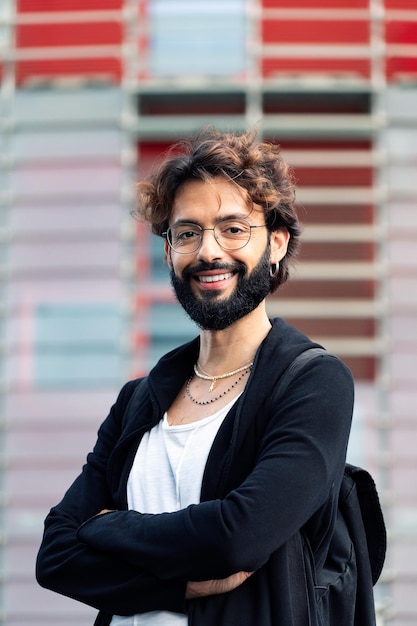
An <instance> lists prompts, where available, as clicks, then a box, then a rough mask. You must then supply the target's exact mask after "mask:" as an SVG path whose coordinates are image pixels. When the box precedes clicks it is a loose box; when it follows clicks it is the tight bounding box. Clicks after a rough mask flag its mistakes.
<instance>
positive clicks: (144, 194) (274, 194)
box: [134, 127, 301, 292]
mask: <svg viewBox="0 0 417 626" xmlns="http://www.w3.org/2000/svg"><path fill="white" fill-rule="evenodd" d="M215 177H223V178H225V179H226V180H229V181H231V182H233V183H234V184H236V185H238V186H239V187H240V189H243V190H244V192H245V194H246V196H247V199H248V203H249V204H257V205H259V206H260V207H261V208H263V210H264V211H265V214H266V215H265V219H266V225H267V227H268V230H269V231H270V232H272V231H274V230H279V229H281V228H286V229H287V230H288V232H289V234H290V239H289V244H288V250H287V254H286V255H285V257H284V258H283V259H282V260H281V261H280V264H279V270H278V272H277V274H276V276H274V278H273V279H271V292H272V291H274V290H275V289H277V288H278V287H279V285H281V284H283V283H284V282H285V281H286V280H287V278H288V274H289V267H288V266H289V263H290V261H292V260H293V259H294V257H295V255H296V253H297V250H298V248H299V240H300V234H301V228H300V224H299V221H298V217H297V213H296V209H295V185H294V181H293V177H292V173H291V170H290V168H289V166H288V164H287V163H286V162H285V161H284V159H283V158H282V156H281V154H280V148H279V146H278V145H276V144H273V143H267V142H258V141H257V138H256V133H254V132H252V131H247V132H245V133H243V134H241V135H236V134H233V133H229V132H226V133H223V132H220V131H218V130H217V129H215V128H212V127H210V128H205V129H204V130H203V131H201V132H200V133H199V134H198V135H197V136H196V137H195V138H192V139H189V140H186V141H181V142H179V143H177V144H175V145H174V146H172V147H171V149H170V150H169V152H168V154H167V155H166V157H165V159H164V160H163V162H162V163H161V164H160V166H159V167H158V168H157V169H156V170H155V171H154V172H153V173H152V174H151V175H150V176H149V178H148V179H147V180H146V181H143V182H139V183H138V185H137V189H138V206H137V209H136V211H135V212H134V215H135V216H137V217H139V218H141V219H143V220H145V221H146V222H148V223H149V224H150V225H151V227H152V232H153V233H155V234H156V235H160V236H161V235H162V233H163V232H164V231H166V229H167V227H168V225H169V219H170V216H171V212H172V207H173V204H174V201H175V197H176V194H177V193H178V191H179V190H180V188H181V187H182V185H184V184H185V183H186V182H187V181H189V180H201V181H209V180H212V179H213V178H215Z"/></svg>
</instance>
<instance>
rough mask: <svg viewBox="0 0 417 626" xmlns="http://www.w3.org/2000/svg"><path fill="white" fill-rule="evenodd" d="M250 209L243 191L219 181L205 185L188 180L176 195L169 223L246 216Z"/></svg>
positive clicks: (231, 183) (222, 180)
mask: <svg viewBox="0 0 417 626" xmlns="http://www.w3.org/2000/svg"><path fill="white" fill-rule="evenodd" d="M252 209H253V206H252V203H250V202H249V200H248V197H247V194H246V191H245V190H244V189H242V188H241V187H239V185H236V184H234V183H233V182H231V181H228V180H226V179H224V178H220V177H219V178H213V179H212V180H209V181H202V180H190V181H187V182H186V183H184V185H182V187H181V188H180V189H179V190H178V192H177V193H176V196H175V199H174V203H173V205H172V212H171V220H170V221H171V223H172V222H173V221H176V220H178V219H189V220H194V219H198V218H200V219H201V218H202V217H203V216H205V215H208V214H210V215H211V214H212V213H216V214H218V213H229V212H239V213H243V214H244V215H249V213H250V212H251V210H252Z"/></svg>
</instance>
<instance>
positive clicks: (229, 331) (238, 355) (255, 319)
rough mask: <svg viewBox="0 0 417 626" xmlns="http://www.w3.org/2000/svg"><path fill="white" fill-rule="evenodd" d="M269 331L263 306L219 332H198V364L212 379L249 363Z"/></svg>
mask: <svg viewBox="0 0 417 626" xmlns="http://www.w3.org/2000/svg"><path fill="white" fill-rule="evenodd" d="M270 329H271V323H270V321H269V319H268V316H267V314H266V310H265V305H264V303H261V305H259V307H257V309H255V310H254V311H252V313H250V314H249V315H246V316H245V317H244V318H242V319H240V320H238V321H237V322H235V323H234V324H232V326H229V327H228V328H226V329H225V330H221V331H206V330H204V331H201V333H200V354H199V359H198V361H199V363H200V365H201V367H203V368H204V370H206V371H208V372H210V374H212V375H213V376H215V375H216V374H222V373H224V372H227V371H231V370H234V369H236V368H238V367H241V366H242V365H245V364H246V363H249V362H250V361H252V360H253V358H254V356H255V353H256V351H257V349H258V347H259V345H260V344H261V343H262V341H263V340H264V339H265V337H266V335H267V334H268V333H269V331H270Z"/></svg>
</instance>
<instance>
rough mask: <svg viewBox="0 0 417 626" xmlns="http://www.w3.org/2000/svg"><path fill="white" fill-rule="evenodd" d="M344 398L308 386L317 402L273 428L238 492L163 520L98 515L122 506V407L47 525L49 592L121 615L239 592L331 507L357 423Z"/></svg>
mask: <svg viewBox="0 0 417 626" xmlns="http://www.w3.org/2000/svg"><path fill="white" fill-rule="evenodd" d="M332 387H334V391H332ZM332 394H333V395H332ZM347 395H349V394H347ZM339 396H340V389H338V388H337V386H336V385H332V386H330V388H329V390H328V395H327V397H326V401H325V402H324V403H323V402H321V400H320V397H321V389H318V388H317V385H316V384H313V385H312V386H310V387H307V389H306V397H307V400H303V399H300V398H298V399H297V402H295V403H293V405H292V406H291V402H290V403H289V404H287V406H286V407H285V411H283V410H281V413H280V415H278V418H279V419H277V420H276V423H275V420H274V419H272V420H271V428H270V430H269V431H268V433H267V436H266V437H265V438H264V441H263V443H262V447H261V449H260V450H259V454H258V459H257V464H256V466H255V468H254V469H253V471H252V472H251V473H250V474H249V476H248V477H247V478H246V479H245V480H244V482H243V483H242V484H241V485H240V486H239V487H238V488H237V489H235V490H233V491H232V492H230V493H229V494H228V495H227V496H226V497H225V498H223V499H219V500H210V501H207V502H202V503H200V504H197V505H192V506H191V507H188V508H187V509H184V510H182V511H177V512H174V513H163V514H158V515H149V514H142V513H139V512H136V511H124V510H123V511H112V512H109V513H107V514H106V515H99V514H97V513H99V512H101V511H103V510H109V509H110V510H111V507H112V506H114V504H113V497H112V493H111V492H110V490H109V488H108V485H107V478H106V467H107V462H108V457H109V455H110V452H111V450H112V449H113V447H114V445H115V442H116V439H117V436H116V435H115V434H113V433H115V432H117V433H118V432H119V429H118V428H117V426H116V422H117V421H118V420H119V419H120V416H117V409H115V408H113V409H112V412H111V414H110V416H109V418H108V420H106V422H105V423H104V425H103V427H102V429H101V432H100V433H99V439H98V443H97V445H96V448H95V450H94V452H93V453H92V454H91V455H89V459H88V463H87V465H86V466H85V468H84V470H83V473H82V474H81V476H80V477H79V478H78V479H77V480H76V481H75V483H74V484H73V486H72V487H71V488H70V489H69V491H68V492H67V494H66V495H65V497H64V499H63V501H62V502H61V503H60V504H59V505H58V506H57V507H54V509H53V510H52V511H51V513H50V515H49V516H48V518H47V520H46V528H45V535H44V540H43V543H42V546H41V549H40V552H39V557H38V566H37V577H38V580H39V582H40V584H41V585H43V586H45V587H48V588H50V589H53V590H55V591H57V592H59V593H63V594H65V595H68V596H71V597H73V598H76V599H78V600H80V601H82V602H85V603H87V604H90V605H91V606H94V607H96V608H98V609H100V610H103V611H105V612H108V613H111V614H120V615H131V614H134V613H141V612H146V611H151V610H171V611H177V612H185V611H186V605H185V600H186V599H193V598H198V597H201V596H204V595H213V594H216V593H226V592H228V591H231V590H233V589H235V588H236V587H237V586H239V585H240V584H242V583H243V582H244V581H245V580H246V579H247V578H248V576H250V572H253V571H256V570H257V569H259V568H260V567H262V565H264V563H266V561H267V560H268V559H269V557H270V555H271V554H272V553H273V552H274V551H275V550H276V549H278V548H279V547H280V546H281V545H282V544H283V543H285V541H287V539H288V538H289V537H290V536H291V534H293V532H295V530H296V529H297V528H300V527H301V525H302V524H303V523H304V522H305V521H306V520H307V519H308V518H309V517H310V515H312V513H313V512H314V511H316V510H317V508H318V507H319V506H320V505H321V504H322V503H323V502H324V501H325V499H326V497H327V494H328V491H329V487H330V484H331V483H332V482H333V480H334V473H335V471H336V469H335V468H337V467H338V466H340V457H341V456H343V450H344V448H345V444H346V440H347V433H348V430H349V424H350V413H351V399H348V398H347V399H346V400H343V398H340V397H339ZM317 403H320V410H319V411H317ZM283 413H285V421H284V423H283ZM312 416H314V419H312ZM187 581H188V582H187ZM191 581H194V582H191Z"/></svg>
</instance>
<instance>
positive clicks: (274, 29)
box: [262, 20, 369, 44]
mask: <svg viewBox="0 0 417 626" xmlns="http://www.w3.org/2000/svg"><path fill="white" fill-rule="evenodd" d="M262 38H263V41H264V43H301V42H303V43H321V44H323V43H333V44H347V43H351V44H358V43H368V41H369V22H368V21H365V20H346V21H345V20H343V21H342V20H263V22H262Z"/></svg>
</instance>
